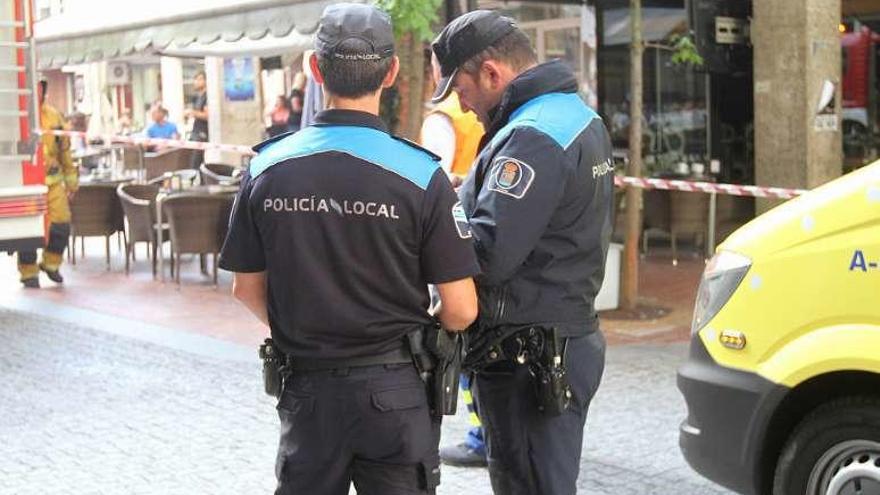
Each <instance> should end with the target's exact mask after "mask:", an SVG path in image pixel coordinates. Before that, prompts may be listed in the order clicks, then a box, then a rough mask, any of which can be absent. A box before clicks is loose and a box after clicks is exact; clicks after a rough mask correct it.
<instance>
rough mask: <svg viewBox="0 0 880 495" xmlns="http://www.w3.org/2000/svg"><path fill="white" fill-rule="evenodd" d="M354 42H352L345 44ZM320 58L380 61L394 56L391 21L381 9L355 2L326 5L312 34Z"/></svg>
mask: <svg viewBox="0 0 880 495" xmlns="http://www.w3.org/2000/svg"><path fill="white" fill-rule="evenodd" d="M350 41H355V42H354V43H349V42H350ZM315 51H316V52H318V54H319V55H320V56H321V57H322V58H339V59H345V60H380V59H383V58H386V57H390V56H392V55H394V31H393V29H392V28H391V18H390V17H389V16H388V14H386V13H384V12H382V11H381V10H379V9H377V8H375V7H372V6H369V5H364V4H358V3H337V4H333V5H329V6H327V8H325V9H324V13H323V14H321V24H320V26H319V27H318V33H317V34H316V35H315Z"/></svg>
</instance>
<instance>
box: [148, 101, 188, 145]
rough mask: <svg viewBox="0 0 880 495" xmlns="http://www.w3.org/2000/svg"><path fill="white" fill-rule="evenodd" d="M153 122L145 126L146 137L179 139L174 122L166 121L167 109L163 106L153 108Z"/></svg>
mask: <svg viewBox="0 0 880 495" xmlns="http://www.w3.org/2000/svg"><path fill="white" fill-rule="evenodd" d="M152 117H153V124H152V125H150V127H148V128H147V137H150V138H154V139H180V133H179V132H178V131H177V126H176V125H174V122H169V121H168V110H166V109H165V108H163V107H156V108H154V109H153V114H152Z"/></svg>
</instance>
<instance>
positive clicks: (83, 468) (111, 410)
mask: <svg viewBox="0 0 880 495" xmlns="http://www.w3.org/2000/svg"><path fill="white" fill-rule="evenodd" d="M81 321H82V322H83V325H77V324H71V323H70V322H63V321H60V320H53V319H47V318H43V317H37V316H33V315H30V314H26V313H22V312H18V311H12V310H9V309H4V308H2V307H0V341H2V342H3V345H2V346H0V376H2V377H3V379H2V380H0V413H2V414H0V493H2V494H16V495H26V494H38V493H39V494H43V493H67V494H114V495H116V494H163V495H164V494H187V495H192V494H254V493H271V491H272V489H273V486H274V479H273V462H274V456H275V447H276V445H277V419H276V416H275V414H274V408H273V404H272V402H271V400H270V399H269V398H268V397H265V396H263V395H262V393H261V391H260V387H261V383H260V371H259V363H258V362H257V360H256V358H253V359H252V360H242V359H240V358H239V359H232V358H230V357H229V356H225V355H224V356H222V357H212V356H210V355H209V354H210V352H205V350H204V348H203V349H201V350H200V352H190V351H188V350H184V349H182V348H180V346H176V347H169V346H166V345H157V344H155V343H150V342H147V341H145V340H142V339H139V338H133V337H130V336H121V335H118V334H114V333H108V332H106V331H103V330H95V329H91V328H87V326H88V325H90V324H91V322H90V321H88V319H81ZM153 340H154V341H155V339H153ZM188 345H192V342H190V343H189V344H188ZM239 350H240V351H242V353H241V355H242V356H244V355H250V354H248V353H249V352H250V349H239ZM244 351H247V352H244ZM683 355H684V347H683V346H682V345H665V344H664V345H652V346H620V347H612V348H610V349H609V353H608V366H607V369H606V375H605V379H604V382H603V385H602V387H601V388H600V392H599V395H598V397H597V399H596V401H595V402H594V405H593V408H592V411H591V413H590V417H589V419H588V430H587V435H586V444H585V449H584V458H583V461H582V468H581V480H580V482H579V490H578V493H584V494H609V495H610V494H612V493H613V494H615V495H619V494H630V493H631V494H688V495H690V494H722V493H728V492H725V491H723V490H721V489H719V488H717V487H715V486H714V485H712V484H711V483H709V482H707V481H704V480H702V479H701V478H699V477H698V476H697V475H696V474H694V473H692V472H691V471H690V470H689V468H688V467H687V466H686V465H685V463H684V461H683V460H682V458H681V456H680V454H679V451H678V447H677V437H678V433H677V425H678V423H679V421H680V420H681V418H682V416H683V414H684V404H683V402H682V400H681V399H680V396H679V395H678V392H677V391H676V389H675V386H674V385H675V376H674V369H675V366H676V365H677V363H678V362H680V360H681V358H682V356H683ZM462 409H463V408H462ZM466 428H467V421H466V418H465V416H464V415H463V414H460V415H459V416H457V417H455V418H450V419H449V420H448V421H446V423H445V425H444V443H455V442H457V441H458V439H460V438H461V437H462V435H463V432H464V430H465V429H466ZM489 493H491V491H490V489H489V483H488V476H487V474H486V472H485V471H484V470H481V469H454V468H444V471H443V484H442V485H441V489H440V494H442V495H453V494H475V495H481V494H489Z"/></svg>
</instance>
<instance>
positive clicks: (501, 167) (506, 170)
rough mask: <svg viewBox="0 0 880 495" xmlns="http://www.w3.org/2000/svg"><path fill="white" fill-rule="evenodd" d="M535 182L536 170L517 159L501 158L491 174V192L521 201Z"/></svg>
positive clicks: (494, 163)
mask: <svg viewBox="0 0 880 495" xmlns="http://www.w3.org/2000/svg"><path fill="white" fill-rule="evenodd" d="M534 180H535V170H534V169H533V168H532V167H531V165H529V164H528V163H525V162H523V161H521V160H517V159H516V158H510V157H506V156H499V157H498V158H496V159H495V161H494V162H493V164H492V168H491V170H490V172H489V184H488V188H489V190H490V191H495V192H497V193H501V194H506V195H508V196H510V197H513V198H516V199H521V198H522V197H523V196H525V195H526V192H528V190H529V187H531V185H532V182H533V181H534Z"/></svg>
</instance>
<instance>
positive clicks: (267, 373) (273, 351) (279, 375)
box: [260, 339, 287, 399]
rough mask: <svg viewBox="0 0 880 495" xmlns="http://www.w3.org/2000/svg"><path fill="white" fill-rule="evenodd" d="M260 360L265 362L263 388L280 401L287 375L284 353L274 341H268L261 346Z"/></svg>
mask: <svg viewBox="0 0 880 495" xmlns="http://www.w3.org/2000/svg"><path fill="white" fill-rule="evenodd" d="M260 359H262V360H263V387H264V389H265V391H266V394H267V395H270V396H272V397H275V398H276V399H278V398H280V397H281V390H282V388H283V387H284V377H285V375H286V373H287V370H286V366H285V365H286V364H287V363H286V359H285V357H284V353H283V352H281V350H280V349H278V347H276V346H275V344H274V343H273V342H272V339H266V340H265V341H264V342H263V344H262V345H261V346H260Z"/></svg>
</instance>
